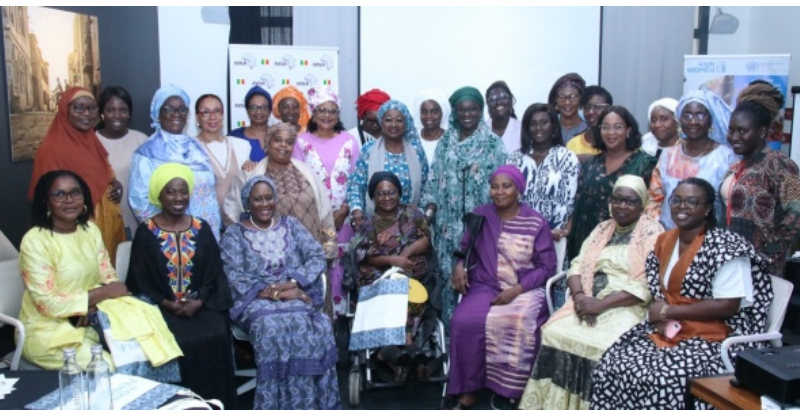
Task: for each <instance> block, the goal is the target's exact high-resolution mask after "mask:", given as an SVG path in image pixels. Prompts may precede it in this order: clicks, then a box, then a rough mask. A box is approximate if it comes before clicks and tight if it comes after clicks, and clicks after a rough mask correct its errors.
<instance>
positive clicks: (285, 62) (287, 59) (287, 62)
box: [274, 54, 297, 70]
mask: <svg viewBox="0 0 800 410" xmlns="http://www.w3.org/2000/svg"><path fill="white" fill-rule="evenodd" d="M274 64H275V65H276V66H278V67H289V69H290V70H293V69H294V68H295V67H297V59H296V58H294V56H293V55H291V54H284V55H283V58H282V59H281V61H276V62H275V63H274Z"/></svg>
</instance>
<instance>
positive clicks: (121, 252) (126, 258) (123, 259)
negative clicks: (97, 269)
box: [114, 241, 131, 283]
mask: <svg viewBox="0 0 800 410" xmlns="http://www.w3.org/2000/svg"><path fill="white" fill-rule="evenodd" d="M130 263H131V241H125V242H122V243H120V244H119V245H117V260H116V261H115V262H114V267H115V268H116V269H117V277H118V278H119V281H120V282H122V283H125V278H127V277H128V267H129V266H130Z"/></svg>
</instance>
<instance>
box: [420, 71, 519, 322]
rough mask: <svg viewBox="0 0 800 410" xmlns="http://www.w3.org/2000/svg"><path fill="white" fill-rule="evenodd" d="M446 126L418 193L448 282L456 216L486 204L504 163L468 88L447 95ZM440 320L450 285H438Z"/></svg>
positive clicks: (477, 95) (449, 305)
mask: <svg viewBox="0 0 800 410" xmlns="http://www.w3.org/2000/svg"><path fill="white" fill-rule="evenodd" d="M449 102H450V108H451V110H452V111H451V113H450V127H449V128H448V130H447V132H446V133H445V135H444V137H442V141H441V142H440V143H439V146H438V147H436V158H435V159H434V161H433V170H432V171H431V174H430V176H429V177H428V183H427V184H426V185H425V189H424V191H423V195H422V202H421V203H423V204H426V205H425V216H426V217H427V218H428V219H429V220H430V221H435V224H434V249H436V252H437V256H438V257H439V263H440V264H441V266H442V272H443V275H444V276H445V277H443V278H441V280H440V283H450V276H451V274H452V271H453V266H454V263H455V261H454V259H453V252H454V251H456V250H458V249H460V243H461V237H462V236H463V233H464V226H463V223H462V221H461V220H462V218H463V217H464V215H465V214H466V213H467V211H468V210H471V209H475V208H476V207H478V206H480V205H483V204H485V203H488V202H489V200H490V198H489V176H490V175H491V173H492V172H493V171H494V170H495V169H497V167H499V166H500V165H503V164H504V163H505V162H506V157H507V155H506V149H505V147H504V146H503V141H501V140H500V138H499V137H498V136H497V135H494V134H493V133H492V131H491V130H490V129H489V127H488V126H487V125H486V123H485V122H483V118H482V117H483V116H482V113H483V106H484V101H483V96H482V95H481V92H480V91H478V90H477V89H476V88H474V87H463V88H460V89H458V90H456V92H454V93H453V95H451V96H450V100H449ZM442 291H443V295H442V318H443V319H444V321H445V326H447V324H448V323H449V321H450V316H451V315H452V313H453V308H454V307H455V300H456V299H455V295H454V292H453V289H452V288H449V287H444V288H443V290H442Z"/></svg>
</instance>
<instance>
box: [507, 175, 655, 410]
mask: <svg viewBox="0 0 800 410" xmlns="http://www.w3.org/2000/svg"><path fill="white" fill-rule="evenodd" d="M647 200H648V196H647V188H646V187H645V184H644V180H643V179H642V178H641V177H638V176H634V175H623V176H621V177H619V179H617V182H616V184H614V190H613V191H612V194H611V197H610V199H609V202H610V204H611V205H610V208H611V218H612V219H610V220H608V221H605V222H602V223H601V224H600V225H598V226H597V227H596V228H595V229H594V230H593V231H592V233H591V235H589V238H588V239H587V240H586V241H585V242H584V243H583V246H582V247H581V251H580V254H579V255H578V257H577V258H575V260H574V261H572V267H571V268H570V270H569V272H568V273H567V286H568V287H569V289H570V292H571V295H572V299H571V300H568V301H567V303H566V304H565V305H564V306H563V307H562V308H561V309H559V310H558V311H556V312H555V313H554V314H553V316H552V317H551V318H550V321H548V322H547V324H545V325H544V327H543V328H542V351H541V352H540V353H539V358H538V359H537V361H536V365H535V366H534V368H533V372H532V373H531V379H530V381H528V386H527V387H526V388H525V394H524V395H523V397H522V403H521V406H520V408H521V409H542V408H544V409H588V408H589V398H590V395H591V392H592V371H593V370H594V367H595V365H596V363H597V361H598V360H599V359H600V356H601V355H602V354H603V352H605V351H606V349H608V347H609V346H611V344H612V343H614V342H615V341H616V340H617V339H618V338H619V336H620V335H621V334H623V333H624V332H625V331H627V330H628V329H630V328H631V327H633V326H634V325H636V324H637V323H639V322H641V321H642V319H643V318H644V315H645V311H646V309H645V306H646V304H647V303H648V302H649V301H650V297H651V296H650V292H649V291H648V289H647V283H646V281H645V277H644V267H645V264H644V262H645V258H646V257H647V252H649V251H650V249H652V248H653V243H655V241H656V238H657V237H658V235H659V234H661V233H662V232H663V231H664V230H663V229H662V228H661V224H659V223H658V221H656V220H654V219H652V218H650V217H648V216H647V215H643V214H642V210H643V209H644V206H645V205H646V204H647Z"/></svg>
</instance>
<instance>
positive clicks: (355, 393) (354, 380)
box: [347, 370, 361, 407]
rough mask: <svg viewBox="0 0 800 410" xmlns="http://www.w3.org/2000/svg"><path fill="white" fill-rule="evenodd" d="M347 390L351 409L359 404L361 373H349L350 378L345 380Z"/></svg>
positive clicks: (354, 371)
mask: <svg viewBox="0 0 800 410" xmlns="http://www.w3.org/2000/svg"><path fill="white" fill-rule="evenodd" d="M347 384H348V388H349V393H350V395H349V397H348V398H349V401H350V405H351V406H353V407H358V405H359V404H360V403H361V372H360V371H358V370H353V371H351V372H350V377H349V378H348V380H347Z"/></svg>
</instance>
